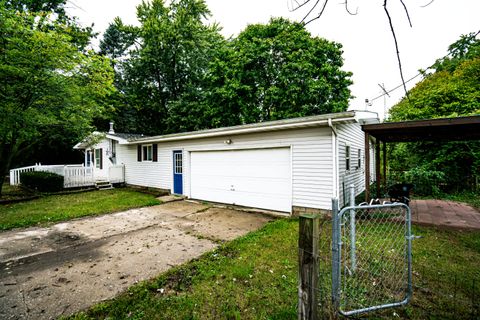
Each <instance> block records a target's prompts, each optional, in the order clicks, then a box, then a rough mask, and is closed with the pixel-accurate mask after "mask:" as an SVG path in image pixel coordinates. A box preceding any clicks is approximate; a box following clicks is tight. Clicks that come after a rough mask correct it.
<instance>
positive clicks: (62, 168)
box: [10, 164, 125, 188]
mask: <svg viewBox="0 0 480 320" xmlns="http://www.w3.org/2000/svg"><path fill="white" fill-rule="evenodd" d="M29 171H47V172H53V173H56V174H59V175H61V176H63V177H64V180H63V187H64V188H75V187H86V186H93V185H95V172H94V168H93V167H84V166H83V165H82V164H72V165H51V166H44V165H41V164H36V165H34V166H29V167H23V168H17V169H12V170H10V185H12V186H16V185H19V184H20V183H21V181H20V175H21V174H22V173H23V172H29ZM108 176H109V181H110V182H111V183H123V182H125V165H123V164H122V165H115V166H111V167H110V168H109V169H108Z"/></svg>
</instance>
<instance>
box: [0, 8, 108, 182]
mask: <svg viewBox="0 0 480 320" xmlns="http://www.w3.org/2000/svg"><path fill="white" fill-rule="evenodd" d="M0 15H1V16H2V19H0V34H2V36H1V37H0V78H1V79H2V86H1V87H0V99H1V100H0V101H1V103H0V105H1V107H0V108H1V113H2V120H1V121H0V174H1V175H2V176H4V175H5V174H6V172H7V170H8V169H9V168H10V165H11V163H12V162H13V161H18V159H20V158H21V156H25V155H28V154H29V153H28V152H29V150H30V151H31V150H32V149H34V148H35V145H45V144H46V143H45V141H47V143H48V142H49V141H51V140H50V139H51V138H52V137H55V136H56V134H58V133H59V132H62V133H64V134H65V136H66V137H70V138H72V137H73V138H75V137H76V138H77V141H78V140H79V137H81V136H83V135H85V134H86V132H88V131H90V130H91V125H90V124H91V121H92V119H93V118H94V117H97V116H99V115H101V113H102V111H103V110H104V105H103V98H104V97H105V96H107V95H108V94H110V93H111V92H112V91H113V90H114V88H113V72H112V69H111V66H110V63H109V61H108V59H106V58H104V57H101V56H98V55H96V54H95V53H93V52H88V51H86V50H84V47H83V45H82V44H81V42H82V41H83V40H82V41H80V42H79V41H76V40H75V39H73V36H74V35H77V32H76V31H75V32H73V34H72V28H71V24H70V23H65V21H64V20H62V19H59V20H55V19H54V18H52V17H51V16H50V14H49V13H46V12H40V13H38V12H32V11H28V10H27V11H17V10H13V9H9V8H8V7H6V6H5V5H4V3H3V2H0ZM77 31H78V30H77ZM83 36H84V37H86V38H88V37H89V35H88V34H84V35H83ZM77 40H78V39H77ZM0 191H1V190H0Z"/></svg>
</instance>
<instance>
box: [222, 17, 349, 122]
mask: <svg viewBox="0 0 480 320" xmlns="http://www.w3.org/2000/svg"><path fill="white" fill-rule="evenodd" d="M231 45H232V49H233V52H234V55H233V59H234V61H235V62H236V63H233V64H229V63H224V67H226V72H223V74H227V76H230V74H231V76H230V77H231V78H233V80H234V81H231V82H230V83H229V86H228V87H227V88H228V89H231V87H232V86H233V88H232V89H233V91H234V93H233V94H229V97H230V98H233V99H234V100H237V99H238V100H239V103H240V110H241V118H242V120H243V121H244V122H246V123H250V122H257V121H267V120H276V119H283V118H291V117H299V116H307V115H315V114H322V113H328V112H338V111H345V110H346V109H347V107H348V99H349V98H350V91H349V89H348V86H349V85H350V84H351V83H352V82H351V81H350V79H349V77H350V75H351V74H350V73H348V72H345V71H342V70H340V68H341V67H342V65H343V59H342V56H341V54H342V51H341V45H340V44H338V43H334V42H330V41H327V40H325V39H321V38H317V37H312V36H311V35H310V33H309V32H308V31H307V30H306V29H305V27H304V26H303V25H302V24H300V23H293V22H289V21H288V20H286V19H283V18H277V19H272V20H271V21H270V23H269V24H267V25H260V24H257V25H250V26H248V27H247V28H246V29H245V30H244V31H243V32H242V33H240V35H239V36H238V38H236V39H234V40H233V42H232V44H231ZM221 71H223V70H221ZM229 80H230V79H229ZM233 103H234V102H233Z"/></svg>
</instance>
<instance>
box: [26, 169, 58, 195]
mask: <svg viewBox="0 0 480 320" xmlns="http://www.w3.org/2000/svg"><path fill="white" fill-rule="evenodd" d="M20 180H21V181H22V185H23V186H25V187H27V188H30V189H34V190H37V191H41V192H57V191H61V190H62V189H63V176H61V175H59V174H56V173H52V172H44V171H31V172H24V173H22V174H21V177H20Z"/></svg>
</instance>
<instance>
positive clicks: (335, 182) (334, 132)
mask: <svg viewBox="0 0 480 320" xmlns="http://www.w3.org/2000/svg"><path fill="white" fill-rule="evenodd" d="M328 126H329V127H330V128H332V168H333V170H332V183H333V190H332V193H333V194H332V196H333V197H334V198H337V199H338V198H339V190H338V188H339V183H338V181H339V179H340V178H339V176H338V161H337V160H338V146H337V138H338V132H337V128H335V126H334V125H333V123H332V118H328Z"/></svg>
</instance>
